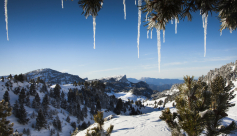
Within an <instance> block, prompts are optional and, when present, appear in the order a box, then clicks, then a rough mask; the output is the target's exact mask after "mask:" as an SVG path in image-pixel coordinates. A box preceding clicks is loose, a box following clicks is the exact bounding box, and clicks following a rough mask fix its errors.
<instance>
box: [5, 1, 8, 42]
mask: <svg viewBox="0 0 237 136" xmlns="http://www.w3.org/2000/svg"><path fill="white" fill-rule="evenodd" d="M4 8H5V21H6V30H7V40H8V41H9V38H8V15H7V0H5V5H4Z"/></svg>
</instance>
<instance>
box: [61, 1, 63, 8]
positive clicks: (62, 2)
mask: <svg viewBox="0 0 237 136" xmlns="http://www.w3.org/2000/svg"><path fill="white" fill-rule="evenodd" d="M61 1H62V8H63V0H61Z"/></svg>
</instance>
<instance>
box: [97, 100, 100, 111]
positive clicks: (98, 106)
mask: <svg viewBox="0 0 237 136" xmlns="http://www.w3.org/2000/svg"><path fill="white" fill-rule="evenodd" d="M99 110H101V105H100V101H99V100H97V103H96V111H99Z"/></svg>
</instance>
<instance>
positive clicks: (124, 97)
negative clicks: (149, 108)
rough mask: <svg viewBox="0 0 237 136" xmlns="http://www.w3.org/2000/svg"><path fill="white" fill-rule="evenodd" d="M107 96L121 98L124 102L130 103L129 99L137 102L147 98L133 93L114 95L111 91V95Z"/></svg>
mask: <svg viewBox="0 0 237 136" xmlns="http://www.w3.org/2000/svg"><path fill="white" fill-rule="evenodd" d="M107 95H109V96H111V95H114V96H115V97H116V98H121V99H122V100H123V101H128V99H130V101H131V100H133V101H134V102H135V101H138V100H141V101H143V100H146V97H145V96H137V95H134V94H132V93H131V92H119V93H114V92H113V91H111V93H107Z"/></svg>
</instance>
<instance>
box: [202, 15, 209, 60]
mask: <svg viewBox="0 0 237 136" xmlns="http://www.w3.org/2000/svg"><path fill="white" fill-rule="evenodd" d="M203 16H204V20H205V22H204V57H206V42H207V17H208V15H207V13H204V14H203Z"/></svg>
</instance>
